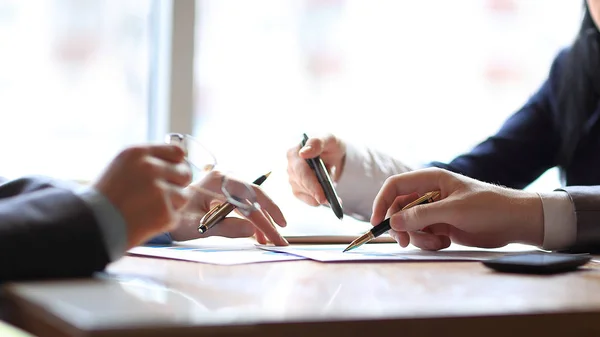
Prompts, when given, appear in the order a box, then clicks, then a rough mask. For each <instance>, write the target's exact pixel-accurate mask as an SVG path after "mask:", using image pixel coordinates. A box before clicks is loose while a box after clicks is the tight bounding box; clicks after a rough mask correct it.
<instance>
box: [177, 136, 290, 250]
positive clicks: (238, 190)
mask: <svg viewBox="0 0 600 337" xmlns="http://www.w3.org/2000/svg"><path fill="white" fill-rule="evenodd" d="M167 142H168V143H170V144H178V145H180V146H181V147H182V148H183V149H184V151H185V153H186V161H187V163H188V165H189V166H190V168H191V171H192V176H193V182H192V183H191V184H190V185H189V186H188V187H187V188H186V190H187V191H188V192H189V195H190V200H189V202H188V203H187V204H186V206H185V207H183V208H182V209H181V210H179V211H178V212H177V213H178V221H177V223H176V228H175V229H174V230H172V231H171V236H172V238H173V239H174V240H176V241H184V240H191V239H196V238H201V237H206V236H224V237H249V236H252V235H253V234H254V235H255V237H256V240H257V241H258V242H259V243H261V244H265V243H267V241H271V242H272V243H274V244H275V245H287V244H288V243H287V241H286V240H285V239H284V238H283V237H282V236H281V235H280V234H279V232H278V231H277V228H276V227H275V224H277V225H279V226H280V227H285V225H286V221H285V218H284V216H283V214H282V212H281V210H280V209H279V207H278V206H277V205H276V204H275V203H274V202H273V200H271V198H269V197H268V196H267V194H266V193H265V192H264V191H263V190H262V189H261V188H260V187H259V186H257V185H254V184H249V183H247V182H244V181H242V180H240V179H236V178H234V177H232V176H231V175H229V174H224V173H222V172H220V171H219V170H217V169H216V166H217V161H216V159H215V157H214V156H213V155H212V154H211V153H210V151H208V150H207V149H206V148H205V147H203V146H202V145H201V144H200V143H199V142H198V141H197V140H196V139H194V138H193V137H191V136H189V135H181V134H169V135H167ZM223 202H229V203H232V204H233V205H235V206H236V207H235V212H236V213H237V214H238V215H240V217H236V216H228V217H225V218H224V219H223V220H221V221H220V222H219V223H218V225H216V226H214V227H213V228H211V229H210V230H209V231H208V232H206V233H200V232H198V225H199V223H200V219H201V218H202V217H203V216H204V215H205V214H206V213H207V212H209V211H210V209H211V208H212V207H214V206H216V205H218V204H221V203H223Z"/></svg>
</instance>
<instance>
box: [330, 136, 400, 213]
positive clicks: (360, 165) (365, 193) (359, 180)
mask: <svg viewBox="0 0 600 337" xmlns="http://www.w3.org/2000/svg"><path fill="white" fill-rule="evenodd" d="M408 171H411V168H410V167H408V166H406V165H404V164H403V163H402V162H400V161H398V160H396V159H394V158H392V157H391V156H389V155H387V154H385V153H382V152H378V151H376V150H373V149H369V148H366V147H359V146H356V145H353V144H346V161H345V164H344V169H343V171H342V175H341V176H340V178H339V179H338V181H337V183H336V191H337V193H338V195H339V197H340V199H342V207H343V209H344V213H345V214H347V215H350V216H352V217H354V218H356V219H359V220H364V221H369V219H370V218H371V213H372V212H373V201H374V200H375V197H376V196H377V193H378V192H379V190H380V189H381V186H382V185H383V183H384V182H385V180H386V179H387V178H388V177H390V176H392V175H395V174H400V173H404V172H408Z"/></svg>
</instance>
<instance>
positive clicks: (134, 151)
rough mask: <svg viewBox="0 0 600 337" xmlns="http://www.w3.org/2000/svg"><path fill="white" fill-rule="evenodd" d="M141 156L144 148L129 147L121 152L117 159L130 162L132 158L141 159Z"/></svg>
mask: <svg viewBox="0 0 600 337" xmlns="http://www.w3.org/2000/svg"><path fill="white" fill-rule="evenodd" d="M143 154H144V148H143V147H142V146H131V147H128V148H126V149H124V150H123V151H121V152H120V153H119V155H118V157H119V158H120V159H124V160H130V159H133V158H138V157H141V156H142V155H143Z"/></svg>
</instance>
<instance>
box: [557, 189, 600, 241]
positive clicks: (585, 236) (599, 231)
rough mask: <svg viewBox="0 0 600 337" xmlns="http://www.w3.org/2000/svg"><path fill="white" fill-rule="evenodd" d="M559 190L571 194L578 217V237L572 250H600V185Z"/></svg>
mask: <svg viewBox="0 0 600 337" xmlns="http://www.w3.org/2000/svg"><path fill="white" fill-rule="evenodd" d="M559 190H562V191H565V192H567V193H568V194H569V197H570V198H571V201H572V202H573V206H574V208H575V217H576V218H577V237H576V238H577V239H576V241H575V245H574V247H572V249H570V250H569V251H571V252H599V251H600V186H569V187H563V188H560V189H559Z"/></svg>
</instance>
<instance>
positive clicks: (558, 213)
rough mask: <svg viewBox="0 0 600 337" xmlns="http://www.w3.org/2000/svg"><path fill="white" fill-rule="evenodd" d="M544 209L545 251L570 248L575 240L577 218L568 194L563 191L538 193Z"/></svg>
mask: <svg viewBox="0 0 600 337" xmlns="http://www.w3.org/2000/svg"><path fill="white" fill-rule="evenodd" d="M538 195H539V196H540V198H541V199H542V207H543V209H544V243H543V246H542V248H543V249H546V250H558V249H564V248H568V247H570V246H572V245H573V244H574V243H575V240H576V239H577V216H576V215H575V207H574V206H573V202H571V199H570V198H569V194H568V193H567V192H563V191H555V192H550V193H538Z"/></svg>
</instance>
